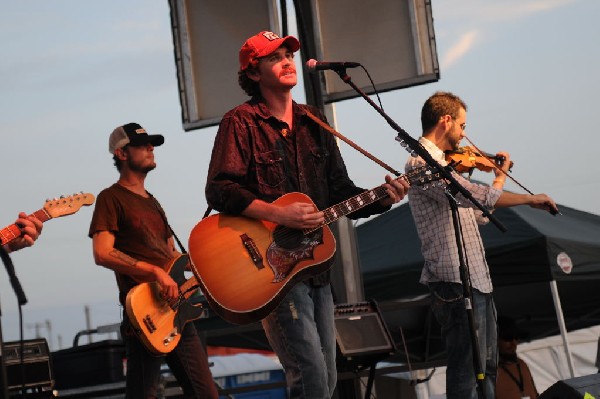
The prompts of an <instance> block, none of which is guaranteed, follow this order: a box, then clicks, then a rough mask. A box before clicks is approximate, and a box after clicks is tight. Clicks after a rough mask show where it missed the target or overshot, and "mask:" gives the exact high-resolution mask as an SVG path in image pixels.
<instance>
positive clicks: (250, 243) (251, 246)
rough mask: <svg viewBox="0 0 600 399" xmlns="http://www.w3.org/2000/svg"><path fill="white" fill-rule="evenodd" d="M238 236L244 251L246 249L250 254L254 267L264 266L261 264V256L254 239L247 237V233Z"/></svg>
mask: <svg viewBox="0 0 600 399" xmlns="http://www.w3.org/2000/svg"><path fill="white" fill-rule="evenodd" d="M240 238H241V239H242V244H244V247H245V248H246V251H248V255H250V259H252V262H253V263H254V265H255V266H256V268H257V269H263V268H264V267H265V265H263V257H262V255H261V254H260V252H259V251H258V247H257V246H256V243H255V242H254V240H253V239H252V238H250V237H248V235H247V234H245V233H244V234H242V235H240Z"/></svg>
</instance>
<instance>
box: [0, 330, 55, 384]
mask: <svg viewBox="0 0 600 399" xmlns="http://www.w3.org/2000/svg"><path fill="white" fill-rule="evenodd" d="M3 346H4V356H5V358H4V362H5V363H4V364H5V365H6V380H7V387H8V390H9V391H10V390H19V389H21V388H23V387H25V388H48V389H51V388H52V387H53V386H54V377H53V374H52V363H51V361H50V350H49V349H48V343H47V342H46V340H45V339H31V340H26V341H23V347H22V348H21V341H14V342H5V343H4V345H3ZM21 357H22V358H23V359H22V360H21Z"/></svg>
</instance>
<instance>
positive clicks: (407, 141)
mask: <svg viewBox="0 0 600 399" xmlns="http://www.w3.org/2000/svg"><path fill="white" fill-rule="evenodd" d="M334 71H335V72H336V73H337V74H338V75H339V76H340V78H341V79H342V81H344V83H346V84H348V85H349V86H350V87H352V88H353V89H354V91H356V92H357V93H358V94H359V95H360V96H361V97H362V98H364V99H365V100H366V101H367V102H368V103H369V104H370V105H371V107H373V108H374V109H375V110H376V111H377V112H378V113H379V114H380V115H381V116H383V118H384V119H385V120H386V121H387V123H388V124H389V125H390V126H391V127H392V129H394V130H395V131H396V132H397V133H398V136H397V137H396V141H398V142H400V144H401V145H402V146H403V147H409V148H410V149H411V150H412V151H411V155H412V153H415V154H417V155H419V156H420V157H421V158H422V159H423V160H424V161H425V162H426V163H427V164H428V165H429V166H431V167H432V168H434V169H435V170H437V172H438V173H440V175H442V176H443V178H444V179H446V180H447V181H448V186H447V188H446V196H447V197H448V201H449V203H450V209H451V210H452V219H453V227H454V231H455V236H456V243H457V247H458V248H457V250H458V256H459V272H460V276H461V282H462V286H463V296H464V301H465V310H466V311H467V317H468V321H469V326H470V330H471V344H472V353H473V365H474V370H475V380H476V382H477V386H478V388H479V394H480V397H481V398H483V399H485V389H484V378H485V375H484V373H483V367H482V364H481V356H480V354H479V343H478V340H477V334H476V330H475V323H474V317H473V306H472V302H473V300H472V287H471V282H470V278H469V271H468V269H467V266H466V263H465V261H464V255H463V244H462V239H461V238H462V237H461V230H460V222H459V217H458V201H457V199H456V198H455V195H456V194H457V193H459V192H460V193H461V194H462V195H463V196H464V197H465V198H467V199H468V200H469V201H470V202H471V203H472V204H473V205H475V206H476V207H477V208H478V209H480V210H481V212H482V213H483V215H484V216H486V217H487V218H488V219H489V220H490V221H491V222H492V223H494V225H496V227H498V229H499V230H500V231H502V232H506V227H504V225H503V224H502V223H500V221H499V220H498V219H497V218H496V217H495V216H493V215H492V214H491V212H490V211H489V210H488V209H486V208H485V207H484V206H483V205H481V204H480V203H479V201H477V200H476V199H475V198H474V197H473V195H472V194H471V192H470V191H469V190H467V189H466V188H465V187H463V186H462V185H461V184H460V183H459V182H458V181H457V180H456V179H455V178H454V176H452V173H451V172H450V170H449V169H447V168H445V167H443V166H442V165H440V163H439V162H438V161H436V160H435V159H433V157H432V156H431V154H429V152H428V151H427V150H426V149H425V148H424V147H423V146H422V145H421V143H419V142H418V141H417V140H415V139H414V138H413V137H412V136H410V135H409V134H408V133H407V132H406V131H405V130H404V129H402V128H401V127H400V126H399V125H398V124H397V123H396V122H394V120H393V119H392V118H390V117H389V116H388V115H387V114H386V113H385V111H383V109H381V107H379V106H378V105H377V104H375V102H374V101H373V100H371V98H370V97H369V96H367V95H366V94H365V93H364V92H363V91H362V90H361V89H360V88H359V87H358V86H356V84H354V82H352V79H351V78H350V76H348V74H347V73H346V68H344V67H339V68H335V69H334ZM453 194H454V195H453Z"/></svg>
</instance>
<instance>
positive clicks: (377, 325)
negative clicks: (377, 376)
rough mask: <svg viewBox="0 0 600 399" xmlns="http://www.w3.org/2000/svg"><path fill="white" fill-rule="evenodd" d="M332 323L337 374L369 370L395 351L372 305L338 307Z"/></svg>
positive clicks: (385, 327) (378, 313)
mask: <svg viewBox="0 0 600 399" xmlns="http://www.w3.org/2000/svg"><path fill="white" fill-rule="evenodd" d="M334 319H335V330H336V331H335V335H336V341H337V349H338V356H337V363H338V368H339V369H340V370H348V369H350V370H352V369H354V370H356V369H361V368H365V367H369V366H372V365H374V364H376V363H377V362H378V361H380V360H383V359H385V358H386V357H388V356H390V355H391V354H393V353H394V352H395V351H396V346H395V344H394V340H393V339H392V336H391V334H390V332H389V330H388V328H387V326H386V324H385V321H384V320H383V318H382V317H381V313H380V312H379V308H378V307H377V305H376V303H375V302H372V301H371V302H359V303H352V304H349V303H344V304H338V305H336V307H335V312H334Z"/></svg>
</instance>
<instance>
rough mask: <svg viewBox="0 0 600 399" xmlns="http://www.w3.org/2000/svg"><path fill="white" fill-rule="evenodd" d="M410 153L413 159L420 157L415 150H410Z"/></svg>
mask: <svg viewBox="0 0 600 399" xmlns="http://www.w3.org/2000/svg"><path fill="white" fill-rule="evenodd" d="M409 152H410V156H411V157H413V158H416V157H418V155H417V153H416V152H415V150H410V151H409Z"/></svg>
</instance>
